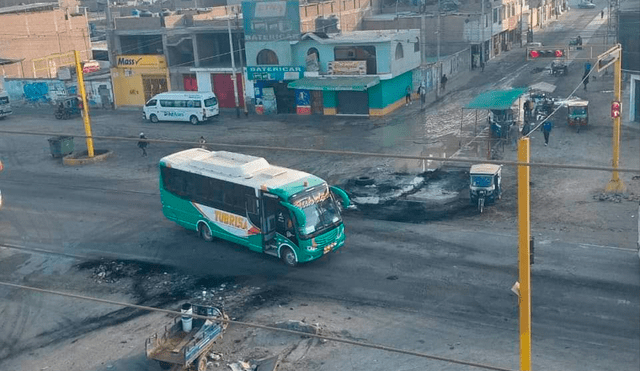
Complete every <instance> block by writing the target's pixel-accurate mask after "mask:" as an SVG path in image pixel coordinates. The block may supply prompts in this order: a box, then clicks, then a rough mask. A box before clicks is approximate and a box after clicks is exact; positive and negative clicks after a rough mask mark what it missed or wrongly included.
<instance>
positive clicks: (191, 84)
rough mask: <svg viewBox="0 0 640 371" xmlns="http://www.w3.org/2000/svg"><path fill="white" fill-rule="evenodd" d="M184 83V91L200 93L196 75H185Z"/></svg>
mask: <svg viewBox="0 0 640 371" xmlns="http://www.w3.org/2000/svg"><path fill="white" fill-rule="evenodd" d="M182 81H183V82H184V90H186V91H198V80H196V75H184V76H183V79H182Z"/></svg>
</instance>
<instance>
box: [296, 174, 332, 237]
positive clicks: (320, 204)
mask: <svg viewBox="0 0 640 371" xmlns="http://www.w3.org/2000/svg"><path fill="white" fill-rule="evenodd" d="M290 202H291V204H293V205H294V206H296V207H299V208H300V209H302V211H303V212H304V215H305V218H306V223H305V225H303V226H299V230H300V234H301V237H302V238H310V237H313V236H315V235H318V234H320V233H321V232H322V231H324V230H326V229H327V228H330V227H332V226H334V225H337V224H339V223H340V221H341V220H342V219H341V218H340V211H339V209H338V206H337V205H336V203H335V201H334V200H333V197H331V192H330V191H329V187H327V185H326V184H322V185H320V186H317V187H313V188H309V189H306V190H304V191H302V192H300V193H297V194H295V195H293V196H291V197H290Z"/></svg>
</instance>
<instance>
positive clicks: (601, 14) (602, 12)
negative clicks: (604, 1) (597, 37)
mask: <svg viewBox="0 0 640 371" xmlns="http://www.w3.org/2000/svg"><path fill="white" fill-rule="evenodd" d="M602 18H604V9H602V10H601V11H600V19H602Z"/></svg>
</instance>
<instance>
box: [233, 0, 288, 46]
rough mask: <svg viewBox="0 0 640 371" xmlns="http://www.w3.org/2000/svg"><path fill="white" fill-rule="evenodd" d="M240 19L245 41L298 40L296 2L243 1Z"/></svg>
mask: <svg viewBox="0 0 640 371" xmlns="http://www.w3.org/2000/svg"><path fill="white" fill-rule="evenodd" d="M242 18H243V22H244V37H245V40H246V41H280V40H298V38H300V4H299V2H298V1H259V2H258V1H243V2H242Z"/></svg>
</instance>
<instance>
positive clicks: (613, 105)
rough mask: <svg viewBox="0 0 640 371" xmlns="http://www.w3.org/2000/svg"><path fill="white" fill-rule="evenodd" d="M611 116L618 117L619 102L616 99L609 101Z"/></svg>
mask: <svg viewBox="0 0 640 371" xmlns="http://www.w3.org/2000/svg"><path fill="white" fill-rule="evenodd" d="M611 117H613V118H616V117H620V102H618V101H617V100H616V101H613V102H611Z"/></svg>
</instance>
